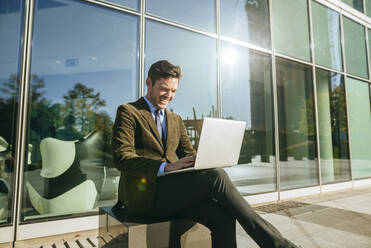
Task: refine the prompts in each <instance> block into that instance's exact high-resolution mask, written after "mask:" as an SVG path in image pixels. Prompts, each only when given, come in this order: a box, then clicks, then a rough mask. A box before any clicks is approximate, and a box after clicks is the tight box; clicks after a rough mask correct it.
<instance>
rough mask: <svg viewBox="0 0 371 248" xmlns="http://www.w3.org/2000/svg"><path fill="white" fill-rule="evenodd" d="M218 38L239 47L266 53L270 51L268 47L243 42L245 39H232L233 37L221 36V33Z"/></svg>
mask: <svg viewBox="0 0 371 248" xmlns="http://www.w3.org/2000/svg"><path fill="white" fill-rule="evenodd" d="M220 39H221V40H223V41H227V42H229V43H231V44H234V45H238V46H241V47H246V48H249V49H253V50H256V51H259V52H263V53H267V54H271V53H272V51H271V50H268V49H265V48H262V47H258V46H256V45H254V44H251V43H248V42H245V41H241V40H237V39H233V38H230V37H226V36H222V35H221V36H220Z"/></svg>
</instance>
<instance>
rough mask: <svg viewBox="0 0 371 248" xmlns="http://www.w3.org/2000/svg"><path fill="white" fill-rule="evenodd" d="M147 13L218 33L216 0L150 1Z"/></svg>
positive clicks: (147, 3)
mask: <svg viewBox="0 0 371 248" xmlns="http://www.w3.org/2000/svg"><path fill="white" fill-rule="evenodd" d="M146 8H147V12H148V13H149V14H152V15H155V16H159V17H161V18H165V19H168V20H171V21H175V22H178V23H181V24H185V25H188V26H192V27H195V28H200V29H202V30H204V31H208V32H213V33H215V31H216V9H215V0H202V1H199V0H188V1H182V0H150V1H147V2H146Z"/></svg>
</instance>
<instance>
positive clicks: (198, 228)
mask: <svg viewBox="0 0 371 248" xmlns="http://www.w3.org/2000/svg"><path fill="white" fill-rule="evenodd" d="M170 221H175V219H171V218H167V219H164V218H148V217H141V216H129V215H127V214H125V213H123V212H122V211H119V212H118V211H117V210H116V209H112V207H101V208H100V209H99V248H108V247H109V248H115V247H120V248H147V247H150V248H165V247H168V243H169V230H170ZM173 223H174V222H173ZM173 223H172V224H173ZM182 233H183V232H182ZM182 233H180V235H181V234H182ZM180 235H179V236H180ZM180 240H181V246H182V248H188V247H189V248H190V247H192V248H196V247H200V248H201V247H202V248H207V247H211V239H210V231H209V229H207V228H206V227H204V226H203V225H200V224H196V225H194V226H193V227H192V228H190V229H189V230H188V231H187V232H185V233H184V234H182V235H181V238H180Z"/></svg>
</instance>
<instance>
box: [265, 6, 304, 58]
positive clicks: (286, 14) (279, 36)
mask: <svg viewBox="0 0 371 248" xmlns="http://www.w3.org/2000/svg"><path fill="white" fill-rule="evenodd" d="M272 5H273V10H272V11H273V24H274V25H273V32H274V48H275V49H276V50H277V52H280V53H282V54H285V55H289V56H293V57H295V58H299V59H303V60H306V61H310V60H311V58H310V46H309V28H308V27H309V26H308V6H307V1H306V0H274V1H272Z"/></svg>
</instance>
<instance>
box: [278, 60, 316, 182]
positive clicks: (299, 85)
mask: <svg viewBox="0 0 371 248" xmlns="http://www.w3.org/2000/svg"><path fill="white" fill-rule="evenodd" d="M276 61H277V101H278V128H279V129H278V131H279V139H280V175H281V189H289V188H298V187H303V186H310V185H317V184H318V168H317V161H316V160H317V153H316V128H315V123H316V122H315V114H314V111H315V110H314V96H313V82H312V68H311V67H310V66H307V65H303V64H298V63H294V62H291V61H288V60H284V59H280V58H277V59H276Z"/></svg>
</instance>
